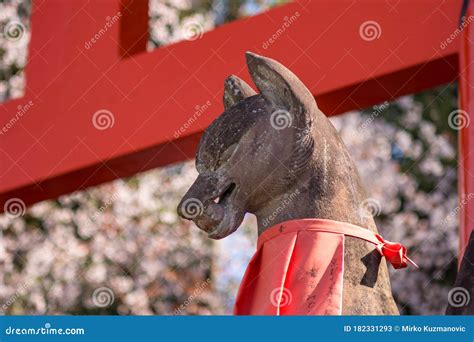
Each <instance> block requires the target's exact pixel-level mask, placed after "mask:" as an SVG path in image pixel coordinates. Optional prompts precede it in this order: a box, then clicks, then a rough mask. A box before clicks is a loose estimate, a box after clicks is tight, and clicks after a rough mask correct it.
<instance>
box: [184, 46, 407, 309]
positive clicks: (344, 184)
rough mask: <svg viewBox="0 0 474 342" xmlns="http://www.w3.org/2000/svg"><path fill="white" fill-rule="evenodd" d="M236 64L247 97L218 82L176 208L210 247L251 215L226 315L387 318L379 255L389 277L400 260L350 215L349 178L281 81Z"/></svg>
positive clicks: (255, 64) (265, 62) (332, 143)
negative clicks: (211, 116)
mask: <svg viewBox="0 0 474 342" xmlns="http://www.w3.org/2000/svg"><path fill="white" fill-rule="evenodd" d="M246 57H247V65H248V69H249V72H250V75H251V78H252V80H253V82H254V84H255V86H256V87H257V89H258V91H259V93H256V92H255V91H254V90H253V89H252V88H251V87H250V86H249V85H247V84H246V83H245V82H244V81H242V80H241V79H239V78H238V77H236V76H230V77H228V78H227V79H226V80H225V87H224V107H225V111H224V112H223V113H222V114H221V115H220V116H219V117H218V118H217V119H216V120H215V121H214V122H213V123H212V124H211V125H210V126H209V127H208V128H207V130H206V131H205V133H204V135H203V137H202V139H201V141H200V144H199V148H198V151H197V154H196V168H197V170H198V172H199V176H198V178H197V179H196V181H195V182H194V184H193V185H192V186H191V188H190V189H189V190H188V192H187V193H186V194H185V196H184V197H183V199H182V200H181V202H180V204H179V206H178V213H179V215H180V216H182V217H183V218H186V219H191V220H192V221H194V223H195V224H196V225H197V226H198V227H199V228H200V229H202V230H204V231H205V232H207V233H208V236H209V237H210V238H213V239H222V238H224V237H226V236H228V235H230V234H232V233H233V232H234V231H236V230H237V228H238V227H239V225H240V224H241V223H242V220H243V218H244V215H245V213H247V212H248V213H252V214H254V215H256V217H257V222H258V233H259V241H258V249H257V252H256V254H255V256H254V257H253V259H252V261H251V262H250V265H249V268H248V269H247V272H246V274H245V276H244V280H243V282H242V284H241V287H240V290H239V294H238V298H237V300H236V307H235V313H236V314H245V315H246V314H271V315H273V314H275V315H285V314H289V315H291V314H309V315H312V314H350V315H386V314H388V315H394V314H398V310H397V306H396V304H395V302H394V300H393V297H392V293H391V288H390V281H389V275H388V271H387V266H386V263H385V261H383V262H381V261H382V260H383V259H382V256H386V257H387V259H388V258H389V256H390V261H391V262H392V264H393V265H394V266H395V267H396V268H401V267H404V266H406V262H407V261H411V260H409V259H408V258H407V257H406V256H405V254H404V253H405V248H404V247H403V246H401V245H400V244H394V243H389V242H387V241H384V240H383V239H382V238H381V237H380V236H379V235H378V234H377V228H376V226H375V223H374V220H373V218H372V216H371V215H367V212H366V211H365V210H361V209H363V208H362V207H363V203H364V201H365V199H366V197H365V195H364V190H363V188H362V185H361V180H360V177H359V175H358V173H357V170H356V169H355V167H354V164H353V162H352V161H351V159H350V157H349V155H348V152H347V149H346V147H345V146H344V144H343V142H342V141H341V139H340V137H339V136H338V134H337V132H336V130H335V128H334V127H333V126H332V124H331V123H330V121H329V120H328V119H327V117H326V116H325V115H324V114H323V113H322V112H321V111H320V110H319V109H318V106H317V104H316V102H315V99H314V97H313V95H312V94H311V92H310V91H309V90H308V89H307V88H306V87H305V85H304V84H303V83H302V82H301V81H300V80H299V79H298V77H296V76H295V75H294V74H293V73H292V72H291V71H289V70H288V69H287V68H285V67H284V66H283V65H281V64H280V63H278V62H276V61H274V60H272V59H270V58H266V57H262V56H258V55H256V54H253V53H250V52H248V53H247V54H246ZM362 227H363V228H362ZM374 246H375V247H376V248H374ZM395 259H396V260H395ZM397 260H398V261H397Z"/></svg>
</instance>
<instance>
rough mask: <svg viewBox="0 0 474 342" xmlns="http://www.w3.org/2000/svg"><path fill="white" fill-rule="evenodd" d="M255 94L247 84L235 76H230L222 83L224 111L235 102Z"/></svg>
mask: <svg viewBox="0 0 474 342" xmlns="http://www.w3.org/2000/svg"><path fill="white" fill-rule="evenodd" d="M256 94H257V93H256V92H255V90H253V89H252V88H251V87H250V86H249V85H248V84H247V83H245V82H244V81H242V80H241V79H240V78H238V77H237V76H234V75H230V76H229V77H227V78H226V79H225V81H224V109H225V110H227V109H229V108H230V107H232V106H233V105H235V104H236V103H237V102H240V101H242V100H243V99H245V98H247V97H250V96H253V95H256Z"/></svg>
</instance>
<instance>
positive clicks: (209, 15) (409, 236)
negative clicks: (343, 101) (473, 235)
mask: <svg viewBox="0 0 474 342" xmlns="http://www.w3.org/2000/svg"><path fill="white" fill-rule="evenodd" d="M281 3H284V1H263V0H262V1H257V0H227V1H225V0H215V1H205V0H169V1H159V0H150V16H149V18H150V21H149V23H150V26H149V27H150V40H149V49H150V50H151V49H154V48H156V47H159V46H163V45H166V44H170V43H173V42H176V41H178V40H180V39H181V38H182V28H183V26H185V25H186V23H189V22H193V23H199V25H201V26H202V28H203V29H204V30H210V29H212V28H214V27H216V26H219V25H221V24H224V23H226V22H229V21H232V20H234V19H237V18H242V17H245V16H250V15H254V14H256V13H259V12H261V11H264V10H267V9H268V8H271V7H273V6H277V5H280V4H281ZM30 12H31V3H30V1H21V0H10V1H8V0H4V1H0V29H1V30H0V32H3V29H4V27H5V25H6V24H7V23H9V22H11V21H19V22H21V23H22V24H23V26H24V28H25V34H24V36H23V38H22V39H20V40H16V41H11V40H8V39H5V37H4V36H2V35H0V100H1V101H6V100H8V99H10V98H15V97H19V96H21V95H22V92H23V89H24V87H25V79H24V74H23V69H24V67H25V63H26V56H27V45H28V41H29V16H30ZM296 24H297V23H296ZM456 94H457V89H456V84H449V85H445V86H441V87H438V88H436V89H432V90H429V91H425V92H423V93H421V94H415V95H412V96H406V97H403V98H399V99H394V100H393V101H392V102H390V103H384V104H381V105H379V106H375V107H373V108H368V109H366V110H364V111H362V112H351V113H347V114H346V115H343V116H339V117H336V118H332V119H331V120H332V122H333V123H334V125H335V126H336V128H337V129H338V130H339V132H340V134H341V136H342V138H343V140H344V142H345V143H346V145H347V146H348V148H349V150H350V153H351V156H352V158H353V159H354V160H355V162H356V164H357V167H358V169H359V172H360V174H361V176H362V178H363V181H364V183H365V185H366V189H367V196H368V197H370V198H372V199H374V200H375V201H376V203H379V204H380V207H379V208H376V210H375V213H374V214H376V215H377V216H376V221H377V223H378V226H379V229H380V231H381V233H382V234H383V235H384V237H385V238H387V239H389V240H393V241H401V242H403V243H404V244H405V245H407V246H408V248H409V252H410V254H411V256H412V258H413V259H415V260H416V262H417V263H418V264H419V265H420V266H421V269H420V270H413V269H404V270H399V271H393V270H392V271H391V272H392V287H393V292H394V296H395V299H396V301H397V304H398V306H399V308H400V311H401V313H403V314H442V313H443V312H444V309H445V307H446V305H447V293H448V290H449V288H450V286H451V284H453V281H454V277H455V272H456V262H457V259H456V255H457V250H458V233H457V228H458V222H457V220H456V219H452V215H451V216H450V214H451V213H452V212H453V211H454V210H456V208H457V205H458V202H457V193H456V184H457V174H456V172H457V170H456V168H457V150H456V148H457V147H456V146H457V145H456V140H457V132H456V131H455V130H453V129H451V128H450V127H449V126H448V120H447V116H448V113H450V112H451V111H453V110H454V109H456V108H457V95H456ZM2 120H5V121H7V120H8V118H2ZM195 176H196V171H195V170H194V165H193V162H192V161H189V162H184V163H180V164H177V165H172V166H169V167H165V168H161V169H159V170H152V171H148V172H145V173H142V174H139V175H136V176H134V177H131V178H129V179H122V180H117V181H114V182H111V183H107V184H103V185H101V186H98V187H94V188H90V189H88V190H85V191H79V192H76V193H73V194H70V195H66V196H62V197H60V198H58V199H56V200H50V201H44V202H41V203H38V204H36V205H34V206H32V207H31V208H29V209H28V210H27V212H26V213H25V215H23V216H22V217H20V218H9V217H7V216H6V215H2V216H0V228H1V230H0V233H1V234H2V235H1V237H2V239H1V240H0V242H1V244H0V311H1V312H3V313H4V314H62V313H63V314H64V313H65V314H230V313H231V312H232V305H233V298H234V297H235V294H236V290H237V286H238V284H239V282H240V279H241V277H242V275H243V271H244V269H245V267H246V265H247V262H248V261H249V259H250V257H251V255H252V254H253V252H254V249H255V240H256V227H255V221H254V219H253V218H252V217H248V218H246V220H245V222H244V224H243V226H242V227H241V228H240V229H239V230H238V231H237V232H236V233H235V234H233V235H232V236H231V237H229V238H226V239H224V240H223V241H218V242H215V241H210V240H209V239H207V238H206V236H205V234H203V233H201V232H200V231H198V229H197V228H195V227H193V226H192V225H191V224H189V223H188V222H183V221H182V220H179V219H178V217H177V215H176V211H175V207H176V205H177V203H178V201H179V199H180V196H181V195H182V194H184V192H185V191H186V189H187V188H188V187H189V185H190V184H191V183H192V181H193V180H194V178H195ZM454 217H456V216H454ZM103 288H106V289H108V290H109V292H108V293H107V294H108V295H109V298H107V301H106V303H105V304H106V305H102V302H100V301H99V303H98V302H97V297H96V295H95V292H96V291H97V290H98V289H103Z"/></svg>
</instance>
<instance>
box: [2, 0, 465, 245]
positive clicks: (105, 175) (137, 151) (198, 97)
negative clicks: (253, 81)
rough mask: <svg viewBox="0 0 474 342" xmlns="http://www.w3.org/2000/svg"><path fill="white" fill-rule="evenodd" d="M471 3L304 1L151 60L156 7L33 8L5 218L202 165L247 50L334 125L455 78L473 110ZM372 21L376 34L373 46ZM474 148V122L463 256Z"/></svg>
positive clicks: (52, 1) (10, 144)
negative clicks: (301, 90)
mask: <svg viewBox="0 0 474 342" xmlns="http://www.w3.org/2000/svg"><path fill="white" fill-rule="evenodd" d="M461 7H462V2H461V0H456V1H442V0H439V1H438V0H431V1H410V0H399V1H394V2H391V1H368V0H366V1H349V0H347V1H346V0H344V1H342V0H341V1H337V2H336V1H333V2H328V1H325V0H315V1H307V0H305V1H303V0H299V1H297V2H294V3H290V4H287V5H284V6H280V7H278V8H275V9H272V10H270V11H268V12H265V13H263V14H260V15H256V16H253V17H250V18H246V19H241V20H237V21H235V22H232V23H230V24H226V25H223V26H222V27H219V28H217V29H215V30H213V31H211V32H208V33H205V34H204V35H203V37H202V38H201V39H198V40H194V41H183V42H180V43H177V44H173V45H170V46H166V47H161V48H158V49H156V50H154V51H152V52H146V43H147V40H148V31H147V30H148V1H145V0H143V1H140V0H109V1H100V2H97V1H96V2H91V1H89V0H71V1H67V2H66V1H62V0H33V12H32V17H31V28H32V39H31V42H30V45H29V54H28V56H29V57H28V64H27V67H26V79H27V86H26V91H25V95H24V96H23V97H22V98H20V99H15V100H11V101H9V102H7V103H4V104H2V105H0V107H1V109H0V115H1V120H2V123H3V124H2V125H6V124H7V123H8V122H10V120H11V119H12V117H13V116H15V113H16V112H17V111H18V106H23V108H25V105H27V104H28V103H30V102H29V101H31V103H32V104H33V105H32V106H28V110H27V111H25V113H23V115H22V116H21V118H20V119H19V120H17V121H15V122H14V123H13V124H10V125H8V129H7V130H6V131H5V130H4V129H3V130H2V133H0V175H1V176H0V210H2V211H3V210H4V204H5V203H6V202H7V201H8V200H9V199H11V198H19V199H21V200H22V201H23V202H25V203H26V204H32V203H35V202H38V201H41V200H44V199H48V198H55V197H57V196H59V195H62V194H65V193H68V192H72V191H74V190H79V189H84V188H86V187H89V186H92V185H97V184H99V183H102V182H106V181H110V180H113V179H116V178H119V177H127V176H131V175H133V174H136V173H138V172H141V171H145V170H148V169H151V168H155V167H159V166H163V165H167V164H169V163H173V162H178V161H181V160H186V159H190V158H193V157H194V151H195V149H196V146H197V143H198V140H199V137H200V135H201V133H202V131H203V130H204V128H205V127H206V126H207V125H208V124H209V123H210V122H211V121H212V120H213V119H214V118H215V117H216V116H217V115H218V114H220V112H221V111H222V104H221V98H222V91H223V89H222V88H223V80H224V78H225V77H227V76H228V75H229V74H231V73H233V74H236V75H238V76H240V77H242V78H243V79H244V80H249V76H248V75H247V73H246V69H245V63H244V52H245V51H247V50H251V51H254V52H256V53H260V54H263V55H267V56H270V57H272V58H275V59H277V60H279V61H281V62H282V63H283V64H285V65H287V66H289V67H290V68H291V69H292V70H293V71H294V72H295V73H296V74H297V75H299V76H300V77H301V78H302V81H303V82H304V83H305V84H306V85H307V86H308V87H309V88H310V90H311V91H312V92H313V93H314V95H315V97H316V99H317V102H318V104H319V106H320V108H321V109H322V110H323V111H324V112H325V113H326V114H328V115H336V114H340V113H344V112H346V111H349V110H353V109H360V108H364V107H367V106H370V105H374V104H377V103H380V102H383V101H385V100H393V99H394V98H396V97H399V96H401V95H405V94H410V93H415V92H419V91H421V90H423V89H427V88H431V87H434V86H437V85H441V84H446V83H449V82H454V81H456V80H457V81H459V84H460V95H461V96H460V98H461V101H460V102H461V105H462V108H463V109H465V110H466V111H467V112H468V113H472V112H473V110H472V109H474V108H472V107H473V106H474V102H473V99H472V95H473V94H474V93H473V90H472V87H471V86H470V80H473V79H474V73H473V69H472V67H471V63H472V61H473V58H474V57H473V55H472V53H473V52H472V48H473V42H472V41H471V40H470V37H474V28H473V27H472V25H468V26H467V27H466V28H465V29H464V31H463V32H462V34H457V33H459V31H456V30H457V27H458V23H459V17H460V13H461ZM296 13H298V15H297V19H296V20H295V21H294V22H293V23H292V24H291V26H288V27H287V28H286V29H285V32H284V34H281V35H277V36H276V39H274V41H273V42H272V43H270V44H266V45H268V46H265V47H264V46H263V45H264V43H265V42H268V41H269V38H271V37H272V36H274V34H275V33H276V32H277V31H278V29H280V28H281V27H282V24H283V23H284V21H285V20H287V18H291V17H292V16H295V15H296ZM471 13H472V6H471V9H470V10H469V12H468V13H467V14H466V17H469V16H470V15H471ZM114 16H117V17H119V20H118V21H117V22H115V21H114V20H111V18H115V17H114ZM370 21H375V22H376V25H378V28H377V29H378V30H379V32H378V35H377V37H376V39H362V38H361V35H360V32H359V31H360V29H361V25H362V24H364V23H366V22H370ZM107 22H108V23H109V24H110V25H107V29H106V30H105V31H104V30H102V31H103V32H100V30H101V29H104V28H105V26H106V23H107ZM99 32H100V35H99V39H95V40H94V41H92V38H93V37H94V36H95V35H96V34H99ZM461 37H463V38H461ZM448 38H449V41H448ZM204 104H207V107H208V108H207V109H206V110H205V112H204V113H202V114H200V115H198V116H196V115H194V119H196V120H195V121H193V122H192V123H190V124H189V125H186V123H187V122H188V120H189V119H190V117H191V116H193V113H194V112H195V108H196V106H202V105H204ZM96 113H97V114H96ZM104 113H105V116H107V115H108V116H109V117H108V118H109V119H111V120H112V121H113V122H110V123H108V124H107V127H108V128H107V129H97V128H96V126H97V123H96V125H94V124H93V117H94V114H96V116H97V115H102V114H104ZM446 114H447V113H446ZM470 115H471V114H470ZM95 118H97V117H95ZM112 124H113V125H112ZM111 125H112V126H111ZM109 126H111V127H109ZM185 126H186V129H183V127H185ZM4 127H6V126H4ZM100 128H104V127H100ZM177 132H178V133H177ZM473 138H474V129H473V128H472V125H468V126H467V127H465V128H463V129H462V130H461V132H460V163H459V175H460V177H459V189H460V191H459V193H460V198H461V200H462V202H461V203H463V205H461V206H460V209H461V221H460V222H461V230H460V237H461V246H464V245H465V243H466V241H467V238H468V236H469V233H470V231H471V230H472V229H473V221H474V220H473V218H472V216H474V203H473V202H472V201H465V199H466V195H467V194H470V193H472V192H474V176H473V174H474V162H473V160H472V157H471V152H472V151H473V146H472V144H473Z"/></svg>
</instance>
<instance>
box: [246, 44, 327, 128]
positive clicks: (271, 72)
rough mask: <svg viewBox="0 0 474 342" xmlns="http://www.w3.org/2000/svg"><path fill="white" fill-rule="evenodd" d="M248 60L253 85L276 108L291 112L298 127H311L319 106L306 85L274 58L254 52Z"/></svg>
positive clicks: (248, 54) (250, 53) (249, 53)
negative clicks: (313, 116)
mask: <svg viewBox="0 0 474 342" xmlns="http://www.w3.org/2000/svg"><path fill="white" fill-rule="evenodd" d="M246 57H247V66H248V69H249V72H250V75H251V77H252V80H253V82H254V83H255V85H256V86H257V88H258V90H260V93H261V94H262V95H263V97H264V98H265V99H267V100H268V101H269V102H270V103H271V104H272V105H273V107H274V109H275V110H279V109H280V110H287V111H288V112H289V113H291V115H292V117H293V119H294V124H295V125H296V126H297V127H307V126H308V125H310V124H311V121H312V120H311V116H312V115H314V113H315V112H316V111H317V110H318V106H317V105H316V101H315V100H314V97H313V95H312V94H311V92H310V91H309V90H308V88H306V86H305V85H304V84H303V82H301V81H300V80H299V78H298V77H296V75H295V74H293V73H292V72H291V71H290V70H288V69H287V68H286V67H284V66H283V65H281V64H280V63H278V62H277V61H275V60H273V59H270V58H267V57H263V56H259V55H256V54H254V53H252V52H247V53H246Z"/></svg>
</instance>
